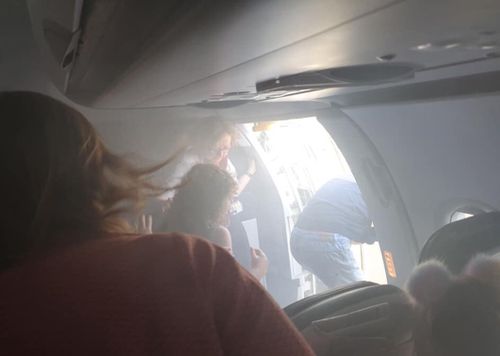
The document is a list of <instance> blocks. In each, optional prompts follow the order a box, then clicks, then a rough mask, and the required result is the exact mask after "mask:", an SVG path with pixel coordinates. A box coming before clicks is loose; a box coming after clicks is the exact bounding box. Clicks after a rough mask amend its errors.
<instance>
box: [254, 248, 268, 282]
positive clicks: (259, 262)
mask: <svg viewBox="0 0 500 356" xmlns="http://www.w3.org/2000/svg"><path fill="white" fill-rule="evenodd" d="M250 259H251V261H250V264H251V267H250V271H251V273H252V274H253V275H254V277H255V278H257V279H258V280H261V279H262V278H263V277H264V276H265V275H266V274H267V269H268V268H269V260H268V259H267V256H266V254H265V253H264V252H263V251H262V250H261V249H259V248H252V247H251V248H250Z"/></svg>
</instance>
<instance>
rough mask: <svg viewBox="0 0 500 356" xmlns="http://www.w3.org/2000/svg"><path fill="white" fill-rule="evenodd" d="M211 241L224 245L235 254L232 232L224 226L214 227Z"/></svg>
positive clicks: (225, 248) (224, 247) (223, 246)
mask: <svg viewBox="0 0 500 356" xmlns="http://www.w3.org/2000/svg"><path fill="white" fill-rule="evenodd" d="M211 235H212V236H210V237H211V241H212V242H213V243H215V244H216V245H218V246H220V247H222V248H223V249H224V250H226V251H227V252H229V253H230V254H231V255H232V254H233V243H232V241H231V233H230V232H229V230H228V229H227V228H225V227H224V226H217V227H215V228H214V229H213V232H212V234H211Z"/></svg>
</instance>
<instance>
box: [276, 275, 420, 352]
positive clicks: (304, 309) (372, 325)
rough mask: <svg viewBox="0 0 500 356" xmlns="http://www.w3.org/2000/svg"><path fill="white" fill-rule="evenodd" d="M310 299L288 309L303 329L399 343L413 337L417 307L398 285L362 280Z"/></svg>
mask: <svg viewBox="0 0 500 356" xmlns="http://www.w3.org/2000/svg"><path fill="white" fill-rule="evenodd" d="M306 302H307V303H305V302H302V301H301V302H298V303H299V305H301V307H300V308H299V307H297V306H296V305H294V304H292V305H291V306H290V307H287V308H286V309H285V312H286V313H287V314H288V316H289V317H290V319H291V320H292V322H293V323H294V324H295V326H296V327H297V328H298V329H299V330H300V331H304V330H307V329H309V328H310V327H311V326H312V327H317V328H319V329H321V330H322V332H326V333H331V334H335V335H337V336H346V337H379V338H384V339H387V340H391V341H392V342H393V343H394V344H396V345H403V344H407V343H409V342H410V341H411V340H412V330H413V326H414V323H413V322H414V318H413V309H412V307H411V305H410V303H409V299H408V297H407V295H406V293H404V292H403V291H402V290H401V289H399V288H398V287H396V286H392V285H374V284H371V283H366V282H365V284H363V283H358V284H355V285H352V286H351V287H350V288H344V289H341V290H340V291H339V290H336V291H330V292H326V293H323V294H321V295H318V296H316V298H315V299H312V298H311V299H309V300H308V301H306ZM306 304H307V305H306ZM292 312H293V313H292Z"/></svg>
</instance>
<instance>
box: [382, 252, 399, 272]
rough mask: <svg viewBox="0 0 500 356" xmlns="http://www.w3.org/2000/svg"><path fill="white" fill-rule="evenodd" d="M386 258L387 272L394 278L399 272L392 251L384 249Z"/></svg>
mask: <svg viewBox="0 0 500 356" xmlns="http://www.w3.org/2000/svg"><path fill="white" fill-rule="evenodd" d="M384 260H385V268H386V270H387V274H388V275H389V276H390V277H392V278H396V277H397V276H398V274H397V273H396V266H395V265H394V258H393V257H392V253H391V252H390V251H384Z"/></svg>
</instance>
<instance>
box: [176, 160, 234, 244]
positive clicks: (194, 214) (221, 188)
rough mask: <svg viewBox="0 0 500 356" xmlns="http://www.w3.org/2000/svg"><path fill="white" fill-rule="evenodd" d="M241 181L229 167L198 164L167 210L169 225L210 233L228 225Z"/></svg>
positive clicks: (205, 233)
mask: <svg viewBox="0 0 500 356" xmlns="http://www.w3.org/2000/svg"><path fill="white" fill-rule="evenodd" d="M236 189H237V183H236V181H235V180H234V178H233V177H231V175H230V174H229V173H227V172H226V171H225V170H223V169H221V168H219V167H217V166H215V165H212V164H197V165H195V166H194V167H193V168H191V170H190V171H189V172H188V173H187V174H186V176H185V177H184V179H183V180H182V183H181V184H180V186H179V187H178V188H177V192H176V194H175V196H174V198H173V200H172V204H171V206H170V208H169V209H168V211H167V218H166V229H167V230H168V231H177V232H184V233H189V234H194V235H199V236H204V237H208V236H207V235H209V229H210V228H212V227H215V226H217V225H224V224H225V220H226V218H227V216H228V214H229V208H230V204H231V200H232V198H233V197H234V194H235V193H236Z"/></svg>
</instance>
